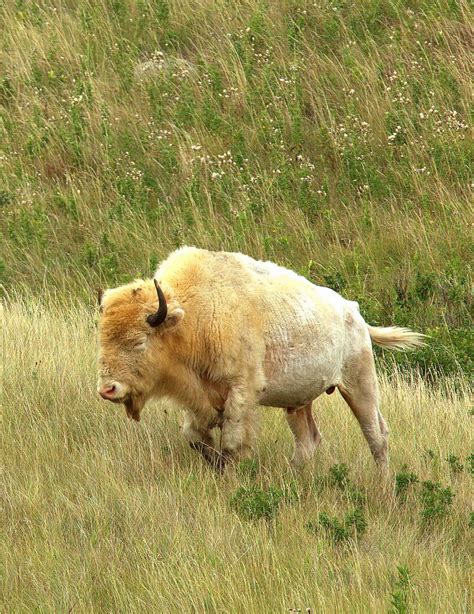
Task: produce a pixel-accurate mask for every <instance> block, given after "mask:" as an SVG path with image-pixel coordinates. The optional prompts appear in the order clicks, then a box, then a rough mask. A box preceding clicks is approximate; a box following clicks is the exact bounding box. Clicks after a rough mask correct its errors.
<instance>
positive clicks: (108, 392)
mask: <svg viewBox="0 0 474 614" xmlns="http://www.w3.org/2000/svg"><path fill="white" fill-rule="evenodd" d="M99 394H100V396H101V397H102V398H103V399H113V398H114V395H115V386H102V388H101V389H100V390H99Z"/></svg>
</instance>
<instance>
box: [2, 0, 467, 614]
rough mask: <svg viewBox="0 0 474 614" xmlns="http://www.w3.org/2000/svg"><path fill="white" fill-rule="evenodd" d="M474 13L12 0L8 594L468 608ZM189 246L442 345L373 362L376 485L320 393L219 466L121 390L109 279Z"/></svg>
mask: <svg viewBox="0 0 474 614" xmlns="http://www.w3.org/2000/svg"><path fill="white" fill-rule="evenodd" d="M472 23H473V15H472V11H471V8H470V5H469V3H468V2H467V1H464V0H406V1H405V0H404V1H402V0H361V1H360V2H353V1H349V0H321V1H317V2H314V1H306V0H281V1H278V2H265V1H264V0H242V1H239V2H225V1H224V0H212V1H211V0H192V1H191V0H176V1H167V0H40V1H38V2H32V1H29V0H10V1H7V2H3V3H1V4H0V31H1V33H2V35H1V37H0V232H1V236H2V240H1V242H0V293H1V297H2V305H3V307H2V312H1V319H2V321H1V325H2V335H1V340H2V348H1V354H2V361H1V363H2V364H1V367H2V391H1V392H2V397H1V401H2V414H3V420H2V423H1V425H2V443H1V454H2V477H1V479H2V488H1V499H2V506H1V513H2V522H1V527H2V538H1V545H0V547H1V569H0V577H1V582H2V583H3V587H2V591H1V594H0V600H1V602H0V610H1V611H5V612H25V611H38V612H91V611H94V612H95V611H97V612H99V611H110V612H128V611H145V612H146V611H150V612H151V611H153V612H156V611H160V612H161V611H170V612H175V611H176V612H177V611H185V612H280V611H289V610H291V609H292V608H294V609H298V608H299V609H301V611H303V612H304V611H305V608H311V611H312V612H313V613H314V612H324V613H326V612H338V613H339V612H344V613H346V612H347V613H350V614H352V613H353V612H360V613H361V614H362V613H366V612H373V613H377V614H378V613H379V612H392V613H393V612H398V613H406V612H430V613H431V612H443V613H444V612H456V613H460V612H466V613H467V612H469V611H470V609H472V580H471V578H470V575H469V572H470V571H471V570H472V554H473V552H472V545H471V544H472V531H473V526H474V519H473V517H472V472H473V464H472V463H473V457H472V436H471V432H472V420H473V419H474V418H473V417H472V406H470V405H469V400H470V392H471V390H470V388H469V386H470V384H471V383H472V373H473V372H474V348H473V345H474V344H473V334H474V327H473V326H472V304H473V303H472V269H471V264H470V263H472V257H473V242H472V223H473V207H472V188H473V183H472V181H473V178H472V167H473V155H472V154H473V148H472V139H470V138H469V137H470V119H471V105H470V102H471V82H472V78H471V76H472V40H473V31H472ZM183 244H194V245H197V246H199V247H203V248H208V249H226V250H236V251H242V252H244V253H247V254H249V255H251V256H254V257H257V258H265V259H267V258H268V259H271V260H274V261H276V262H278V263H280V264H283V265H285V266H288V267H290V268H292V269H294V270H296V271H298V272H299V273H301V274H303V275H305V276H306V277H308V278H309V279H310V280H312V281H313V282H315V283H317V284H320V285H326V286H330V287H332V288H334V289H335V290H336V291H339V292H341V293H342V294H343V295H344V296H345V297H347V298H349V299H352V300H357V301H358V302H359V303H360V306H361V312H362V313H363V315H364V317H365V319H366V320H367V321H368V322H369V323H371V324H374V325H391V324H398V325H407V326H410V327H412V328H414V329H415V330H419V331H420V332H424V333H427V334H428V335H430V337H429V343H428V345H427V346H426V347H425V348H423V349H420V350H417V351H416V352H412V353H409V354H404V355H401V354H400V355H397V356H396V357H394V358H390V356H394V355H389V353H388V352H385V353H383V354H382V353H379V354H378V356H377V359H378V366H379V372H380V374H381V384H382V396H383V399H382V400H383V404H382V410H383V413H384V415H385V417H386V418H387V420H388V422H389V426H390V428H391V438H390V444H391V458H392V468H391V474H390V476H389V477H388V478H387V480H381V479H380V477H379V476H378V475H377V473H376V470H375V468H374V466H373V463H372V461H371V458H370V455H369V452H368V449H367V446H366V444H365V442H364V441H363V438H362V435H361V433H360V430H359V428H358V426H357V425H356V423H355V421H354V419H353V417H352V415H351V414H350V411H349V410H348V409H347V407H346V406H345V404H344V403H343V402H342V401H341V399H340V398H337V395H336V394H335V395H332V396H331V397H328V396H326V395H324V398H322V399H319V400H318V401H317V403H316V407H317V417H318V421H319V423H320V426H321V431H322V434H323V444H322V446H321V448H320V450H319V451H318V453H317V458H316V459H315V462H314V464H312V465H311V466H310V467H307V468H304V469H302V470H298V471H296V470H295V469H293V468H292V466H291V465H290V463H289V458H290V457H291V437H290V434H289V432H288V431H287V427H286V424H285V422H284V418H283V416H282V414H281V412H279V411H277V410H262V434H261V438H260V442H259V446H258V450H257V454H256V457H255V461H254V462H250V463H244V464H243V465H241V466H238V467H235V468H233V469H231V470H230V471H228V472H226V473H225V475H224V476H222V477H219V476H217V475H215V474H214V473H213V472H212V471H210V470H209V469H208V468H207V467H206V466H204V465H203V463H202V462H201V460H200V458H199V457H197V456H196V455H195V454H194V453H192V451H191V450H189V449H188V447H187V446H186V444H185V443H184V441H183V439H182V437H181V435H180V432H179V412H178V410H177V409H172V408H171V407H168V406H167V405H166V404H165V403H163V404H151V405H150V407H149V408H148V409H147V410H146V411H145V414H144V417H143V420H142V422H141V423H140V424H139V425H136V424H132V423H130V422H129V421H128V420H126V419H125V416H124V415H123V414H124V412H123V411H122V410H121V409H119V408H116V407H114V406H112V405H111V404H106V403H104V402H100V401H99V399H98V398H97V395H96V392H95V381H96V368H95V360H96V336H95V332H96V328H95V322H96V318H97V313H96V291H95V289H96V288H97V287H98V286H103V287H107V286H114V285H117V284H119V283H123V282H125V281H129V280H130V279H132V278H134V277H137V276H148V275H151V274H152V272H153V271H154V269H155V268H156V265H157V263H158V262H159V261H160V260H161V259H162V258H164V257H165V256H166V255H167V254H168V252H169V251H170V250H172V249H175V248H176V247H177V246H180V245H183Z"/></svg>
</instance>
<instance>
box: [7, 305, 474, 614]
mask: <svg viewBox="0 0 474 614" xmlns="http://www.w3.org/2000/svg"><path fill="white" fill-rule="evenodd" d="M32 323H34V326H32ZM3 325H4V326H3V330H4V336H3V341H4V351H5V352H6V355H7V356H8V357H9V360H8V361H7V362H6V364H5V372H4V376H5V379H4V381H5V387H4V399H3V400H4V407H5V411H4V421H3V425H4V432H3V435H2V461H3V464H4V474H3V476H2V493H3V494H2V498H3V503H2V521H1V524H2V527H3V535H2V540H1V543H0V548H1V550H0V560H1V564H2V568H1V570H0V577H1V582H2V584H3V586H2V588H1V590H0V595H1V597H0V609H1V610H2V611H4V612H31V611H41V612H70V611H74V612H232V613H234V612H249V613H254V612H255V613H256V612H288V611H289V610H290V608H300V609H301V610H302V611H305V608H307V607H311V608H312V610H311V611H312V612H324V613H330V612H347V613H349V612H350V613H351V614H356V613H360V614H366V613H367V612H373V613H377V614H378V613H380V612H389V611H390V612H392V613H395V612H399V613H402V612H407V611H409V612H443V613H446V614H448V613H456V614H460V613H464V612H466V613H467V612H468V611H469V608H470V603H472V583H471V581H472V578H470V572H471V571H472V565H471V563H472V554H473V552H472V539H471V538H472V528H469V523H471V526H472V523H473V519H472V513H471V517H470V512H471V502H472V471H473V469H474V468H473V465H472V462H473V457H472V455H471V457H470V458H467V457H468V455H469V445H470V443H471V433H472V424H471V423H472V420H473V418H472V416H470V415H469V413H468V402H469V398H468V394H467V390H465V389H461V390H458V393H457V395H456V396H455V395H454V394H453V393H452V392H448V393H447V394H444V395H443V394H441V393H439V392H436V391H435V390H433V389H432V388H431V389H429V388H426V386H425V385H424V384H423V383H422V382H420V381H416V382H413V383H412V385H411V386H409V385H408V384H407V383H404V382H403V381H402V380H399V379H397V378H395V380H394V381H392V382H391V383H389V382H388V381H387V380H383V382H382V406H383V412H384V415H385V417H386V418H387V420H388V422H389V425H390V427H391V432H392V435H391V450H392V467H393V474H392V475H391V476H390V478H388V479H387V482H386V483H385V484H384V483H383V482H381V481H380V478H379V476H377V473H376V471H375V468H374V464H373V461H372V459H371V457H370V453H369V451H368V448H367V445H366V444H365V442H364V440H363V437H362V434H361V433H360V430H359V428H358V426H357V423H356V421H355V420H354V418H353V417H352V416H351V413H350V411H349V409H348V408H347V406H346V405H345V404H344V402H343V401H342V399H341V398H340V397H339V396H338V395H337V394H336V395H332V396H331V397H329V396H326V395H324V397H323V398H321V399H318V401H317V402H316V404H315V405H316V408H317V411H316V415H317V420H318V422H319V424H320V426H321V431H322V434H323V443H322V446H321V448H320V450H319V451H318V452H317V454H316V459H315V462H314V465H313V467H308V468H306V469H305V470H300V471H298V472H295V471H293V470H292V468H291V467H290V465H289V462H288V459H289V457H290V455H291V435H290V432H289V430H288V428H287V426H286V424H285V420H284V418H283V414H282V412H281V410H272V409H266V410H265V409H262V414H263V420H262V422H263V425H262V426H263V428H262V431H263V432H262V435H261V438H260V442H259V445H258V449H257V453H256V457H255V461H254V462H253V463H248V462H247V463H246V464H244V465H241V466H240V467H238V468H236V469H235V470H229V471H227V472H226V473H225V475H224V476H218V475H216V474H215V473H214V472H213V471H212V470H210V469H209V468H208V466H207V465H205V464H204V463H203V461H202V460H201V458H200V457H199V456H198V455H197V454H196V453H194V452H192V451H191V450H190V449H189V447H188V446H187V444H186V443H185V441H184V438H183V437H182V435H181V433H180V432H179V427H178V414H177V412H175V411H172V410H171V409H170V408H169V407H167V406H166V405H163V406H162V405H158V404H151V405H150V407H149V408H148V409H147V410H146V411H145V412H144V415H143V419H142V421H141V422H140V423H139V424H135V423H132V422H130V421H129V420H127V419H126V417H125V412H124V410H123V408H122V407H116V406H113V405H112V404H108V403H104V402H101V401H99V400H98V399H97V398H96V395H95V394H94V380H95V367H94V357H95V356H94V354H95V349H94V322H93V320H92V319H91V318H90V315H89V313H88V312H87V311H86V310H85V309H84V308H82V309H78V308H77V309H74V310H68V311H64V310H63V309H54V308H53V309H45V308H43V307H40V306H39V305H35V304H34V303H33V304H32V303H31V302H28V303H16V304H14V305H12V306H11V307H9V308H8V309H7V310H6V312H5V313H4V320H3ZM18 339H21V340H22V343H21V345H20V344H19V343H18ZM25 374H27V376H25ZM165 410H166V411H165ZM342 463H346V464H347V466H348V474H346V473H345V472H344V468H343V467H341V464H342ZM404 465H407V467H404ZM411 474H416V476H417V479H418V480H419V482H414V481H413V480H414V476H413V475H411ZM395 480H396V481H395ZM424 482H431V483H432V484H433V485H432V486H430V485H427V484H425V483H424ZM395 484H397V488H396V490H394V486H395ZM354 510H357V511H356V512H355V514H354ZM397 567H400V568H401V569H400V570H397ZM404 608H407V609H404Z"/></svg>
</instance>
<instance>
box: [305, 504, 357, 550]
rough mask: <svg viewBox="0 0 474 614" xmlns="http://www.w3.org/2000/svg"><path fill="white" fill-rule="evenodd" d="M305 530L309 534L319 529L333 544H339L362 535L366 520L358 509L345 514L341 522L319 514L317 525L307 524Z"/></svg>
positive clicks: (333, 517) (335, 518)
mask: <svg viewBox="0 0 474 614" xmlns="http://www.w3.org/2000/svg"><path fill="white" fill-rule="evenodd" d="M306 528H307V530H308V531H310V532H311V533H315V534H316V533H318V532H319V530H320V528H323V529H324V530H325V532H326V533H327V534H328V535H329V536H330V537H331V539H332V540H333V541H334V543H336V544H339V543H341V542H344V541H347V540H349V539H351V538H356V537H359V536H361V535H363V534H364V533H365V531H366V529H367V520H366V518H365V516H364V512H363V511H362V509H361V508H360V507H356V508H354V509H353V510H351V511H350V512H347V513H346V515H345V516H344V518H343V519H342V520H340V519H339V518H337V517H335V516H332V517H331V516H329V515H328V514H326V513H325V512H321V513H320V514H319V516H318V521H317V523H314V522H311V521H310V522H308V523H307V524H306Z"/></svg>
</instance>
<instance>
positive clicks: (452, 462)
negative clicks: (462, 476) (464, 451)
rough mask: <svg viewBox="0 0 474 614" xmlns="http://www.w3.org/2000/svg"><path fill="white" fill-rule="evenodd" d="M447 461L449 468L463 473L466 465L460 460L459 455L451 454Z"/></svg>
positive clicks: (454, 471)
mask: <svg viewBox="0 0 474 614" xmlns="http://www.w3.org/2000/svg"><path fill="white" fill-rule="evenodd" d="M446 462H447V463H448V464H449V468H450V469H451V471H452V472H453V473H461V472H462V471H463V469H464V465H463V464H462V463H461V461H460V460H459V456H456V455H455V454H449V456H447V458H446Z"/></svg>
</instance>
